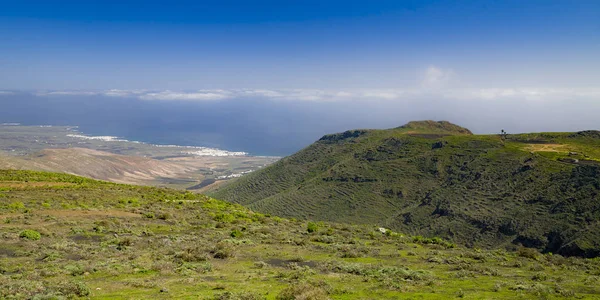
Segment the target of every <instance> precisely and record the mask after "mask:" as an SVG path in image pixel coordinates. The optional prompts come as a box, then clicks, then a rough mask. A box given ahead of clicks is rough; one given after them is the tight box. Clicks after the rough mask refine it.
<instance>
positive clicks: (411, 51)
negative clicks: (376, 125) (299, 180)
mask: <svg viewBox="0 0 600 300" xmlns="http://www.w3.org/2000/svg"><path fill="white" fill-rule="evenodd" d="M3 2H4V3H2V9H0V40H1V41H2V43H0V82H1V83H0V88H3V89H56V90H61V89H160V90H162V89H170V90H195V89H239V88H253V89H255V88H262V89H338V90H339V89H348V88H364V89H395V88H415V87H419V86H420V85H422V82H423V81H424V80H426V79H423V76H424V75H423V73H424V72H427V69H428V68H429V67H432V66H433V67H435V68H437V69H439V70H442V71H444V72H447V73H448V74H450V73H451V74H452V79H453V82H452V84H453V85H455V86H460V87H477V88H523V87H586V86H587V87H589V86H594V85H597V78H600V72H599V71H598V70H599V69H600V59H599V55H598V53H600V2H599V1H594V0H589V1H585V0H581V1H552V0H545V1H535V0H530V1H369V2H367V1H347V0H346V1H3Z"/></svg>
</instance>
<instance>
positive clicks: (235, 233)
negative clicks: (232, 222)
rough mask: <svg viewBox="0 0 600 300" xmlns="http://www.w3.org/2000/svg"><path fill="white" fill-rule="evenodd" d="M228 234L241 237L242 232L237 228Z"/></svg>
mask: <svg viewBox="0 0 600 300" xmlns="http://www.w3.org/2000/svg"><path fill="white" fill-rule="evenodd" d="M229 235H230V236H231V237H232V238H239V237H242V232H241V231H239V230H237V229H234V230H232V231H231V233H230V234H229Z"/></svg>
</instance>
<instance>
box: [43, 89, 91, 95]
mask: <svg viewBox="0 0 600 300" xmlns="http://www.w3.org/2000/svg"><path fill="white" fill-rule="evenodd" d="M99 94H100V93H99V92H97V91H69V90H65V91H38V92H36V93H35V95H36V96H96V95H99Z"/></svg>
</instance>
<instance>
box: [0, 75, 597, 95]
mask: <svg viewBox="0 0 600 300" xmlns="http://www.w3.org/2000/svg"><path fill="white" fill-rule="evenodd" d="M431 73H432V74H433V73H435V74H434V75H432V76H431V77H430V78H429V79H430V80H429V81H428V82H430V83H435V82H438V83H439V82H441V81H444V80H443V79H441V78H443V77H444V76H445V75H440V74H439V73H438V72H437V71H432V72H431ZM2 94H3V93H2V91H0V95H2ZM35 95H37V96H93V95H103V96H109V97H135V98H138V99H142V100H148V101H220V100H227V99H248V100H252V99H270V100H274V101H315V102H319V101H320V102H325V101H328V102H331V101H336V102H343V101H356V100H358V101H370V100H379V101H404V100H414V99H420V98H421V99H423V98H428V99H448V100H470V101H501V100H503V99H520V100H526V101H538V102H541V101H556V100H571V99H575V98H585V99H593V100H600V88H578V89H576V88H536V87H531V88H450V87H445V88H442V87H440V86H439V85H438V88H428V87H421V88H417V89H352V90H319V89H288V90H269V89H241V90H218V89H215V90H197V91H170V90H165V91H146V90H115V89H112V90H105V91H51V92H47V91H41V92H36V93H35Z"/></svg>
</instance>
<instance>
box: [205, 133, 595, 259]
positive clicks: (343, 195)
mask: <svg viewBox="0 0 600 300" xmlns="http://www.w3.org/2000/svg"><path fill="white" fill-rule="evenodd" d="M212 196H214V197H216V198H219V199H223V200H227V201H231V202H235V203H240V204H242V205H245V206H248V207H250V208H251V209H253V210H255V211H259V212H262V213H270V214H273V215H278V216H283V217H289V218H298V219H303V220H320V221H333V222H344V223H354V224H371V225H373V226H385V227H386V228H391V229H392V230H395V231H398V232H404V233H408V234H411V235H422V236H423V237H425V238H424V239H423V240H422V241H421V242H428V241H429V240H427V239H426V238H433V237H441V238H444V239H446V240H450V241H452V242H453V243H456V244H461V245H464V246H468V247H479V248H486V249H497V248H502V249H506V250H510V251H515V250H517V249H518V248H519V247H521V246H523V247H527V248H536V249H538V250H539V251H542V252H544V253H559V254H561V255H565V256H584V257H597V256H599V255H600V131H581V132H576V133H533V134H510V133H506V132H503V131H502V133H500V130H499V134H497V135H473V134H471V132H470V131H469V130H467V129H465V128H462V127H460V126H457V125H454V124H451V123H448V122H433V121H422V122H410V123H408V124H407V125H405V126H401V127H398V128H394V129H389V130H351V131H347V132H344V133H339V134H330V135H326V136H324V137H323V138H321V139H320V140H319V141H317V142H315V143H314V144H312V145H310V146H309V147H307V148H305V149H304V150H302V151H300V152H298V153H296V154H294V155H292V156H289V157H286V158H284V159H282V160H280V161H279V162H277V163H275V164H273V165H271V166H269V167H267V168H264V169H262V170H260V171H257V172H254V173H252V174H249V175H248V176H245V177H242V178H240V179H238V180H236V181H235V182H231V183H230V184H228V185H225V186H221V187H220V189H218V190H216V191H214V192H213V194H212ZM432 241H433V240H432ZM415 242H419V241H415ZM434 244H435V243H434Z"/></svg>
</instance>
